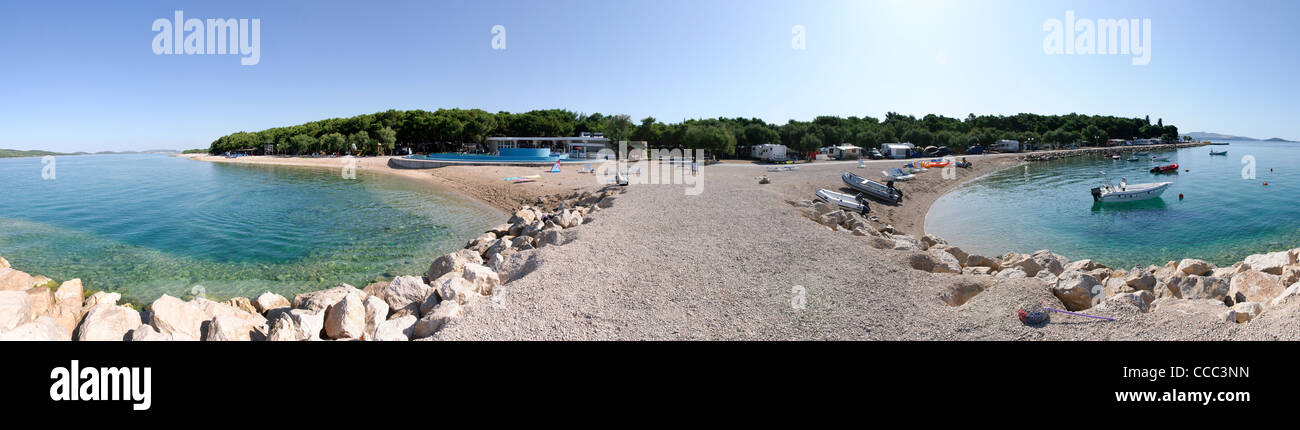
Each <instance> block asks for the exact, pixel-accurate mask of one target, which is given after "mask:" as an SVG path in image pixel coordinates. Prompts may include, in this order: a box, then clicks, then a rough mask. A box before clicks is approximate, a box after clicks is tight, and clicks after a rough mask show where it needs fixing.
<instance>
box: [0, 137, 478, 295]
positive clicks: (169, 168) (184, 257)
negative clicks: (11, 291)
mask: <svg viewBox="0 0 1300 430" xmlns="http://www.w3.org/2000/svg"><path fill="white" fill-rule="evenodd" d="M55 160H56V164H55V167H56V169H55V177H54V179H43V178H42V176H41V171H42V167H43V165H42V163H41V159H40V158H13V159H0V183H3V184H4V185H5V192H4V195H3V196H0V256H3V257H5V258H6V259H8V260H9V261H10V262H11V263H12V264H13V265H14V266H15V267H17V268H19V269H20V270H24V271H27V272H30V273H39V274H43V275H46V276H49V277H51V278H54V279H56V280H66V279H71V278H81V279H82V281H83V282H84V283H85V285H86V287H87V288H93V289H102V290H113V291H119V292H121V293H123V295H124V296H126V297H127V298H130V299H134V300H139V301H141V302H149V301H152V300H153V299H154V298H156V297H157V296H158V295H159V294H162V293H167V294H171V295H173V296H181V295H185V294H189V293H190V291H191V290H192V289H193V288H194V287H196V286H202V287H204V289H205V291H206V293H207V294H209V295H211V296H215V297H232V296H249V297H251V296H252V295H255V294H259V293H261V292H263V291H268V290H269V291H273V292H277V293H281V294H285V295H290V296H291V295H292V294H295V293H298V292H303V291H308V290H313V289H319V288H322V287H328V286H332V285H333V284H335V283H338V282H348V283H352V284H354V285H357V286H358V287H360V286H362V285H364V284H365V283H366V282H369V281H373V280H377V279H388V278H391V277H392V276H395V275H418V274H421V273H423V272H424V271H425V270H426V269H427V268H428V265H429V263H430V262H431V261H432V259H433V258H435V257H436V256H437V255H439V254H441V253H445V252H450V251H453V250H455V249H457V248H459V247H461V246H462V245H463V244H464V242H465V240H467V238H471V237H474V236H476V235H477V234H478V233H480V232H482V231H483V230H485V229H486V228H488V227H490V226H492V225H495V224H496V223H499V222H500V215H499V214H498V213H497V212H496V211H495V210H492V209H491V208H488V207H485V206H483V205H481V204H479V203H476V202H473V201H471V200H469V199H467V198H465V197H463V196H460V195H457V194H454V193H451V192H447V191H443V190H440V189H436V188H433V187H431V186H429V185H427V184H424V183H422V182H418V181H412V180H410V179H408V178H402V177H393V176H387V175H378V174H373V173H369V172H365V171H360V172H357V177H356V179H345V178H343V177H342V175H341V170H340V169H324V168H302V167H285V166H255V165H236V164H223V163H208V162H199V161H192V160H188V159H185V158H178V157H167V156H160V155H93V156H66V157H57V158H56V159H55Z"/></svg>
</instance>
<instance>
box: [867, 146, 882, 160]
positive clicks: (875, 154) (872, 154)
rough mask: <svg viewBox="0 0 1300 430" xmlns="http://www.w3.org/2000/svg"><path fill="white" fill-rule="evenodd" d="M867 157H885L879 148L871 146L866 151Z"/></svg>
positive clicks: (876, 158) (879, 158) (875, 158)
mask: <svg viewBox="0 0 1300 430" xmlns="http://www.w3.org/2000/svg"><path fill="white" fill-rule="evenodd" d="M867 157H868V158H871V159H872V160H881V159H884V158H885V154H881V153H880V150H879V149H876V148H871V150H870V151H867Z"/></svg>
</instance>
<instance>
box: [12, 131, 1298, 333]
mask: <svg viewBox="0 0 1300 430" xmlns="http://www.w3.org/2000/svg"><path fill="white" fill-rule="evenodd" d="M1033 155H1035V156H1043V153H1033ZM1053 156H1065V155H1064V153H1062V154H1056V155H1053ZM193 158H194V159H196V160H198V161H216V162H242V163H267V164H289V165H305V166H313V165H314V166H316V167H331V166H334V165H337V164H338V163H339V160H338V159H305V158H290V157H283V158H280V157H243V158H240V159H234V160H228V159H224V158H222V159H218V158H219V157H210V156H196V157H193ZM968 158H969V159H970V161H972V162H973V163H974V165H973V166H972V167H971V168H969V169H955V171H954V173H955V177H951V178H949V179H945V178H944V177H943V176H942V175H941V173H940V172H939V171H938V170H932V171H930V172H926V173H922V174H919V175H918V178H917V179H916V180H913V181H910V182H903V183H898V184H897V186H898V187H899V188H900V189H902V190H903V191H905V193H906V198H905V199H904V201H903V203H902V204H901V205H898V206H889V205H885V204H879V203H874V202H873V203H872V206H871V207H872V210H871V212H870V213H869V214H867V215H865V216H863V215H860V214H857V213H849V212H845V211H841V210H839V209H838V208H833V207H830V206H829V205H826V204H825V203H821V202H817V201H815V197H814V195H813V194H814V192H815V191H816V190H817V189H820V188H828V189H832V190H836V189H839V188H841V186H842V183H841V181H840V178H839V176H840V173H841V172H844V171H851V172H855V173H857V174H859V175H862V176H864V177H870V178H875V177H877V176H878V174H879V171H880V170H884V168H885V166H894V165H897V164H898V162H897V161H868V162H866V166H865V167H863V168H859V167H858V164H857V162H856V161H817V162H813V163H799V164H796V165H794V166H795V167H796V168H795V169H791V170H782V171H769V170H768V166H765V165H760V164H752V163H724V164H716V165H711V166H706V167H704V168H702V169H701V172H700V175H702V178H703V180H704V182H703V184H704V185H703V188H702V189H703V193H701V194H699V195H688V194H687V193H686V192H685V191H686V187H684V186H682V185H651V184H638V185H632V186H628V187H617V186H607V185H602V184H599V183H597V182H596V180H595V177H594V175H591V174H581V173H577V172H576V171H572V170H570V171H567V172H564V173H562V174H554V175H547V176H544V177H543V179H540V180H538V181H537V182H535V183H526V184H510V183H502V181H501V177H509V176H521V175H531V174H535V173H536V172H537V171H538V170H539V169H538V168H536V167H485V166H453V167H444V168H439V169H432V170H402V169H392V168H390V167H388V163H387V162H386V159H385V157H370V158H363V159H358V169H360V170H373V171H376V172H385V173H390V174H397V175H406V176H410V177H412V178H418V179H420V180H425V181H428V182H429V183H430V184H436V186H443V187H450V188H452V189H456V190H459V191H461V192H463V193H466V194H468V195H472V196H475V197H478V198H480V199H481V200H483V201H484V203H485V204H489V205H491V206H493V207H496V208H498V209H499V210H500V211H501V224H502V225H501V226H498V227H496V228H494V229H492V230H490V231H487V232H484V234H483V235H480V236H479V237H476V238H466V239H467V241H468V242H467V243H466V249H464V250H461V251H457V252H455V253H452V254H448V255H444V256H428V257H427V258H428V260H429V261H430V269H429V271H428V272H426V273H411V274H407V275H406V276H400V277H397V278H395V279H393V280H392V281H389V282H378V283H375V284H371V285H366V286H350V285H340V286H338V287H335V288H332V289H329V290H324V291H318V292H312V293H305V294H300V295H298V296H296V297H292V298H289V297H281V296H278V295H275V294H271V293H267V294H263V295H260V296H258V297H250V298H233V299H231V300H227V301H225V302H221V303H219V302H215V301H211V300H205V299H202V298H195V299H190V300H181V299H178V298H174V297H170V296H164V297H160V298H158V299H157V300H155V301H154V302H152V303H150V304H149V305H147V306H146V309H133V308H131V307H129V306H123V305H118V304H117V303H116V299H115V298H114V297H113V295H114V294H113V293H110V292H97V293H95V294H92V295H86V294H83V291H81V288H80V283H79V282H78V281H77V280H57V281H56V280H49V279H45V278H43V277H40V276H39V275H36V274H28V273H26V272H23V271H22V262H21V261H5V262H3V263H0V290H3V292H0V316H2V317H3V318H0V323H2V324H0V338H5V339H45V340H67V339H79V340H151V339H152V340H200V339H202V340H315V339H337V340H342V339H350V340H498V339H509V340H641V339H653V340H696V339H698V340H724V339H725V340H812V339H817V340H823V339H825V340H832V339H834V340H838V339H845V340H1274V339H1295V338H1297V337H1298V336H1297V334H1296V333H1297V331H1296V330H1295V328H1296V326H1297V324H1298V323H1297V318H1296V317H1295V315H1296V311H1297V309H1296V307H1297V306H1300V304H1298V303H1300V300H1295V296H1297V295H1300V287H1298V286H1297V284H1296V282H1297V281H1298V280H1300V279H1298V278H1300V265H1298V264H1297V257H1298V256H1300V249H1295V250H1286V249H1281V250H1261V251H1271V252H1261V253H1260V254H1258V255H1253V256H1251V257H1248V258H1246V259H1245V261H1243V262H1240V263H1237V264H1234V265H1231V266H1228V267H1214V266H1212V265H1209V264H1207V263H1204V262H1199V261H1196V260H1182V261H1174V262H1170V263H1169V264H1167V265H1164V266H1158V267H1157V266H1150V267H1140V268H1139V267H1115V268H1110V267H1104V266H1101V265H1099V264H1097V263H1093V262H1091V261H1090V260H1087V257H1088V256H1061V255H1057V254H1054V253H1052V252H1051V251H1049V250H1043V251H1040V252H1037V253H1033V254H1032V255H1031V254H1015V253H1008V254H1006V255H989V256H978V255H969V254H967V253H965V252H963V251H962V250H960V249H959V248H956V247H952V246H949V245H947V244H946V243H945V242H944V241H943V240H942V238H938V237H934V236H927V235H926V234H925V232H924V231H923V227H924V218H925V214H926V212H927V211H928V208H929V206H930V204H931V203H933V202H934V201H935V200H936V199H938V198H939V197H940V196H942V195H943V194H944V193H946V192H947V191H949V190H951V189H953V188H955V187H956V186H958V185H960V184H961V183H964V182H966V181H969V180H972V179H975V178H978V177H980V176H983V175H985V174H988V173H990V172H995V171H997V170H1000V169H1004V168H1007V167H1011V166H1016V165H1019V164H1020V163H1024V162H1033V161H1032V160H1034V159H1036V158H1032V157H1026V156H1025V155H1024V154H1000V155H987V156H971V157H968ZM1026 158H1028V160H1029V161H1026ZM763 178H766V179H767V181H766V182H767V183H760V182H761V181H760V180H761V179H763ZM1033 305H1038V306H1044V307H1047V308H1054V309H1060V310H1064V311H1073V312H1077V313H1084V314H1087V315H1092V316H1099V317H1105V318H1111V319H1113V320H1103V319H1096V318H1086V317H1080V316H1074V315H1069V314H1064V313H1049V317H1050V320H1049V321H1048V322H1046V323H1044V324H1033V325H1029V324H1025V323H1023V322H1022V321H1020V320H1019V319H1018V318H1017V311H1018V310H1020V309H1022V308H1026V307H1030V306H1033Z"/></svg>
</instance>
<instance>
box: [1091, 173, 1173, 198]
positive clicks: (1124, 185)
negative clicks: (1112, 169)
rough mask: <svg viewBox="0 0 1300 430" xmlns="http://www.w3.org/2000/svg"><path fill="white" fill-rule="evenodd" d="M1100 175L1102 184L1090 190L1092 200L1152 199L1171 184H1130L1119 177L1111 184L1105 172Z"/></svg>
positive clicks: (1171, 183)
mask: <svg viewBox="0 0 1300 430" xmlns="http://www.w3.org/2000/svg"><path fill="white" fill-rule="evenodd" d="M1101 177H1102V179H1103V184H1102V186H1100V187H1097V188H1093V189H1092V190H1091V191H1092V201H1094V202H1101V203H1118V202H1136V201H1139V200H1146V199H1154V198H1158V197H1160V194H1163V193H1164V192H1165V190H1166V189H1168V188H1169V186H1170V185H1173V182H1152V183H1146V184H1131V185H1130V184H1129V183H1128V180H1126V179H1122V178H1121V179H1120V183H1119V185H1118V186H1112V185H1111V184H1110V180H1108V179H1106V173H1105V172H1102V174H1101Z"/></svg>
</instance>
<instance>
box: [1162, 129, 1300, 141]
mask: <svg viewBox="0 0 1300 430" xmlns="http://www.w3.org/2000/svg"><path fill="white" fill-rule="evenodd" d="M1184 136H1187V137H1190V138H1192V140H1198V141H1199V140H1209V141H1224V140H1254V141H1264V142H1294V141H1293V140H1287V139H1283V138H1280V137H1271V138H1268V139H1256V138H1253V137H1246V136H1233V135H1230V134H1219V133H1210V132H1208V131H1193V132H1190V133H1187V134H1184Z"/></svg>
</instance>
